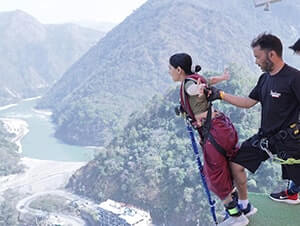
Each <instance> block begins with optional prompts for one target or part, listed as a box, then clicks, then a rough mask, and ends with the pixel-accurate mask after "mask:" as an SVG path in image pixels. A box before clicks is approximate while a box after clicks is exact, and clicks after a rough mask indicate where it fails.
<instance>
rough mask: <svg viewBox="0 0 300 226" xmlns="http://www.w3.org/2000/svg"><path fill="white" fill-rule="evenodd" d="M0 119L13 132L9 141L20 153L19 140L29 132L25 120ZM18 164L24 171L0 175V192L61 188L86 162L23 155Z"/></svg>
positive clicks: (27, 191) (30, 191) (26, 191)
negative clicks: (42, 158)
mask: <svg viewBox="0 0 300 226" xmlns="http://www.w3.org/2000/svg"><path fill="white" fill-rule="evenodd" d="M0 120H1V121H2V122H3V123H4V128H5V129H6V130H7V131H8V132H9V133H13V134H15V136H14V137H13V138H12V140H11V142H13V143H15V144H17V146H18V152H19V153H21V152H22V145H21V140H22V139H23V138H24V136H26V134H27V133H28V132H29V129H28V124H27V122H26V121H24V120H21V119H15V118H0ZM20 164H23V165H24V166H25V172H24V173H21V174H14V175H9V176H3V177H0V193H2V192H3V191H5V190H7V189H17V190H18V191H19V192H21V193H23V192H24V193H36V192H42V191H47V190H49V189H51V190H53V189H60V188H63V187H64V186H65V185H66V183H67V182H68V179H69V177H70V176H71V175H72V174H73V173H74V172H75V171H76V170H77V169H79V168H80V167H82V166H84V165H85V164H86V162H63V161H52V160H39V159H34V158H28V157H23V158H21V161H20Z"/></svg>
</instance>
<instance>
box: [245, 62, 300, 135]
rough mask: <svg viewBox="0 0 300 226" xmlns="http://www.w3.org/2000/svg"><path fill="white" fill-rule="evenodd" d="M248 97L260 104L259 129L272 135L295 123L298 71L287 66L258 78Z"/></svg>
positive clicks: (299, 93) (298, 103)
mask: <svg viewBox="0 0 300 226" xmlns="http://www.w3.org/2000/svg"><path fill="white" fill-rule="evenodd" d="M249 97H250V98H252V99H254V100H257V101H259V102H260V103H261V106H262V112H261V129H262V132H263V133H264V134H265V135H274V134H275V133H276V132H278V131H279V130H281V129H286V128H287V127H288V126H289V125H290V124H292V123H294V122H297V121H298V117H299V111H300V71H298V70H297V69H295V68H292V67H290V66H288V65H286V64H285V65H284V67H283V68H282V69H281V70H280V71H279V72H278V73H277V74H275V75H270V74H269V73H264V74H262V75H261V76H260V78H259V80H258V82H257V84H256V86H255V87H254V89H253V90H252V91H251V93H250V94H249Z"/></svg>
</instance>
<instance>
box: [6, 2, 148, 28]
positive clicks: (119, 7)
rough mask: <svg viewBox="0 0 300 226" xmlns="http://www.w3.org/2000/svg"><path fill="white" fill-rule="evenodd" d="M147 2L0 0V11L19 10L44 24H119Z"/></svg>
mask: <svg viewBox="0 0 300 226" xmlns="http://www.w3.org/2000/svg"><path fill="white" fill-rule="evenodd" d="M146 1H147V0H0V12H3V11H13V10H16V9H19V10H22V11H24V12H26V13H28V14H30V15H31V16H33V17H35V18H36V19H37V20H38V21H39V22H41V23H44V24H53V23H65V22H74V21H95V22H111V23H116V24H117V23H120V22H122V21H123V20H124V19H125V18H126V17H127V16H129V15H130V14H131V13H132V12H133V11H134V10H135V9H137V8H139V7H140V6H141V5H142V4H144V3H145V2H146Z"/></svg>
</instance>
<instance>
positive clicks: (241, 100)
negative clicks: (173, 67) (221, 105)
mask: <svg viewBox="0 0 300 226" xmlns="http://www.w3.org/2000/svg"><path fill="white" fill-rule="evenodd" d="M220 92H221V93H220V96H221V99H222V100H224V101H226V102H228V103H230V104H232V105H235V106H237V107H241V108H251V107H253V106H254V105H255V104H257V102H258V101H257V100H254V99H251V98H249V97H240V96H234V95H231V94H229V93H225V92H224V91H220Z"/></svg>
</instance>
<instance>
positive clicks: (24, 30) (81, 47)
mask: <svg viewBox="0 0 300 226" xmlns="http://www.w3.org/2000/svg"><path fill="white" fill-rule="evenodd" d="M103 35H104V33H103V32H99V31H96V30H92V29H87V28H83V27H80V26H78V25H74V24H62V25H45V24H41V23H40V22H39V21H37V20H36V19H35V18H33V17H32V16H30V15H28V14H27V13H25V12H23V11H20V10H16V11H12V12H0V37H1V42H0V80H1V83H0V106H1V105H5V104H9V103H13V102H16V101H18V100H20V99H22V98H28V97H33V96H38V95H42V94H44V93H45V91H47V90H48V89H49V88H50V87H51V86H52V85H53V84H54V83H55V82H56V81H57V80H58V79H59V78H60V77H61V76H62V74H63V73H64V72H65V70H66V69H67V68H68V67H70V66H71V65H72V64H73V63H74V62H75V61H77V60H78V59H79V58H80V57H81V56H82V55H83V54H84V53H85V52H86V51H87V50H88V49H89V48H90V47H91V46H93V45H94V44H95V43H96V42H97V41H98V40H99V39H100V38H101V37H102V36H103Z"/></svg>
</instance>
